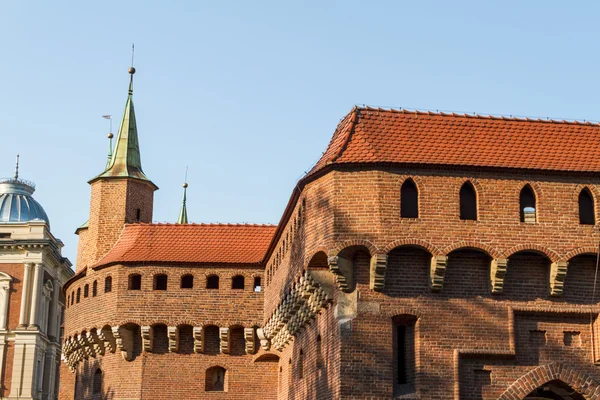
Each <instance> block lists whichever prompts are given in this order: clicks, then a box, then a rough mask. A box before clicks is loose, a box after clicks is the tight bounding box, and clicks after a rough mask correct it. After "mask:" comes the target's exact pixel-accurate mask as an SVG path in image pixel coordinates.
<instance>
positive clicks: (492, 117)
mask: <svg viewBox="0 0 600 400" xmlns="http://www.w3.org/2000/svg"><path fill="white" fill-rule="evenodd" d="M355 108H356V109H358V110H364V111H379V112H390V113H399V114H413V115H430V116H440V117H457V118H475V119H488V120H495V121H515V122H537V123H546V124H565V125H583V126H599V127H600V122H591V121H586V120H583V121H578V120H575V119H574V120H566V119H562V120H558V119H551V118H548V119H542V118H529V117H513V116H512V115H510V116H506V115H490V114H476V113H473V114H467V113H459V112H444V111H431V110H418V109H407V108H391V107H390V108H382V107H371V106H355Z"/></svg>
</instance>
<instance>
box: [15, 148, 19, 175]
mask: <svg viewBox="0 0 600 400" xmlns="http://www.w3.org/2000/svg"><path fill="white" fill-rule="evenodd" d="M15 179H19V155H18V154H17V165H16V166H15Z"/></svg>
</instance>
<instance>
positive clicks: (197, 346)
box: [193, 326, 204, 354]
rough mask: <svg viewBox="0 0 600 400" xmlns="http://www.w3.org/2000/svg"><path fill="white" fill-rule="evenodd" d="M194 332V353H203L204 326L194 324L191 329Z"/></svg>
mask: <svg viewBox="0 0 600 400" xmlns="http://www.w3.org/2000/svg"><path fill="white" fill-rule="evenodd" d="M193 334H194V353H198V354H200V353H204V328H203V327H201V326H195V327H194V330H193Z"/></svg>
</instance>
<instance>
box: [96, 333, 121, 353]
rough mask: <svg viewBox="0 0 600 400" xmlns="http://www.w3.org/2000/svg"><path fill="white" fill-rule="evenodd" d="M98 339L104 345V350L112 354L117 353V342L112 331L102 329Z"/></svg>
mask: <svg viewBox="0 0 600 400" xmlns="http://www.w3.org/2000/svg"><path fill="white" fill-rule="evenodd" d="M98 339H100V340H101V341H102V342H103V343H104V349H105V350H106V351H109V352H111V353H114V352H115V351H117V344H116V340H115V338H114V336H113V334H112V329H102V330H100V331H98Z"/></svg>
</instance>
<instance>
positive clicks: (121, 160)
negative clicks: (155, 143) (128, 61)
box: [89, 67, 154, 185]
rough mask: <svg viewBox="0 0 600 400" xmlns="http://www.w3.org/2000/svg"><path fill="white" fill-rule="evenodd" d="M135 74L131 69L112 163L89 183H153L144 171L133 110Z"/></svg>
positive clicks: (133, 69) (131, 68)
mask: <svg viewBox="0 0 600 400" xmlns="http://www.w3.org/2000/svg"><path fill="white" fill-rule="evenodd" d="M133 74H135V68H134V67H130V68H129V75H130V78H129V95H128V96H127V102H126V103H125V112H124V113H123V119H122V120H121V126H120V128H119V133H118V134H117V138H116V143H115V146H114V151H113V150H112V146H111V151H112V154H111V158H110V161H109V162H108V164H107V166H106V169H105V171H104V172H103V173H102V174H100V175H98V176H96V177H95V178H93V179H92V180H90V181H89V183H92V182H94V181H96V180H97V179H100V178H134V179H140V180H143V181H148V182H150V183H152V182H151V181H150V179H148V177H147V176H146V175H145V174H144V171H143V170H142V161H141V157H140V146H139V142H138V133H137V124H136V120H135V111H134V108H133ZM109 139H110V135H109ZM153 185H154V184H153Z"/></svg>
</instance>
